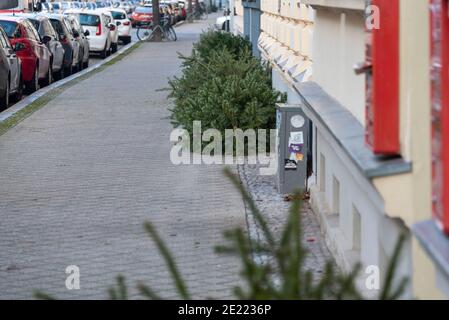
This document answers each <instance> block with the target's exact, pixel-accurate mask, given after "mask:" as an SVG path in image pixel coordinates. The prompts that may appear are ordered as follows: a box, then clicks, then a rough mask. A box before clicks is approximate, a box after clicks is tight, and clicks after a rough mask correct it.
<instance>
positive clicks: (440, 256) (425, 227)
mask: <svg viewBox="0 0 449 320" xmlns="http://www.w3.org/2000/svg"><path fill="white" fill-rule="evenodd" d="M412 232H413V234H414V235H415V237H416V238H417V239H418V241H419V243H420V244H421V247H423V248H424V250H425V251H426V253H427V255H428V256H429V258H430V259H431V260H432V261H433V262H434V263H435V265H436V266H437V267H438V270H440V271H441V272H442V273H443V275H444V276H445V278H446V279H445V280H446V281H447V282H449V237H447V236H446V235H444V233H443V232H442V231H441V230H440V229H439V228H438V226H437V224H436V222H435V220H433V219H430V220H425V221H421V222H418V223H416V224H415V225H413V227H412Z"/></svg>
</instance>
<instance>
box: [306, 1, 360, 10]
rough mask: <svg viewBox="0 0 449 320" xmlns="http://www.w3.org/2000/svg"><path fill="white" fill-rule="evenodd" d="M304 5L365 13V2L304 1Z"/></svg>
mask: <svg viewBox="0 0 449 320" xmlns="http://www.w3.org/2000/svg"><path fill="white" fill-rule="evenodd" d="M302 3H303V4H306V5H311V6H312V7H313V8H315V9H318V8H331V9H343V10H357V11H365V5H366V4H365V0H303V1H302Z"/></svg>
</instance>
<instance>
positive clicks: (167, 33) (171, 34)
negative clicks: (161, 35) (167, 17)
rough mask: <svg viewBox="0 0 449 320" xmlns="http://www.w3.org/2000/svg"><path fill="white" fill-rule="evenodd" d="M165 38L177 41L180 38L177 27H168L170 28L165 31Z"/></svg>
mask: <svg viewBox="0 0 449 320" xmlns="http://www.w3.org/2000/svg"><path fill="white" fill-rule="evenodd" d="M165 38H167V40H170V41H176V40H178V37H177V36H176V32H175V29H173V27H172V26H170V27H168V29H167V30H166V31H165Z"/></svg>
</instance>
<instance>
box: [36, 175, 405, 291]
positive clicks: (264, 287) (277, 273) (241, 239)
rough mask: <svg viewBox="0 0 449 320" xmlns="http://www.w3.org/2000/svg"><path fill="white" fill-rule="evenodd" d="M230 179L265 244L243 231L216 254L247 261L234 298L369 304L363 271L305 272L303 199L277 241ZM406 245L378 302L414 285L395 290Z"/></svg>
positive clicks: (233, 233) (119, 286) (174, 272)
mask: <svg viewBox="0 0 449 320" xmlns="http://www.w3.org/2000/svg"><path fill="white" fill-rule="evenodd" d="M225 173H226V175H227V176H228V177H229V178H230V179H231V181H232V183H233V184H234V185H235V187H236V188H238V189H239V191H240V193H241V195H242V197H243V199H244V201H245V202H246V203H247V205H248V208H249V209H250V212H251V214H253V215H254V220H255V221H256V224H257V225H258V227H259V229H260V230H261V231H262V234H263V237H262V238H263V240H260V241H255V240H253V239H250V238H249V237H248V235H247V233H246V232H245V230H244V229H242V228H236V229H233V230H228V231H227V232H225V238H226V239H227V244H226V245H223V246H219V247H217V248H216V251H217V252H219V253H221V254H233V255H237V256H238V257H239V258H240V260H241V263H242V272H241V276H242V279H243V282H244V285H243V286H239V287H236V288H234V295H235V297H236V298H237V299H242V300H277V299H282V300H330V299H335V300H343V299H363V298H364V297H363V296H362V294H361V293H360V291H359V289H358V288H357V286H356V279H357V277H358V275H359V274H360V268H361V266H360V265H357V266H355V268H354V269H353V270H352V271H351V272H349V273H347V274H343V273H341V272H340V271H339V270H337V269H336V267H335V265H334V263H333V262H332V261H329V262H327V264H326V266H325V270H324V273H323V274H322V275H321V276H320V278H319V279H314V276H313V273H312V270H307V269H306V268H305V265H304V261H305V259H306V257H307V254H308V253H307V251H306V249H305V248H304V246H303V245H302V243H301V239H302V237H301V235H302V229H301V214H300V212H301V211H300V207H301V201H300V200H299V199H300V197H299V195H296V196H295V197H293V199H295V200H294V201H293V204H292V207H291V210H290V213H289V216H288V220H287V222H286V223H285V225H284V227H283V231H282V234H281V236H280V237H275V235H274V234H273V233H272V232H271V230H270V227H269V225H268V223H267V221H266V220H265V218H264V217H263V215H262V214H261V213H260V211H259V210H258V208H257V206H256V204H255V202H254V201H253V200H252V198H251V196H250V195H249V193H248V192H247V191H246V190H245V188H244V187H243V186H242V184H241V183H240V180H239V179H238V178H237V177H236V176H235V175H233V174H232V173H231V171H230V170H229V169H226V171H225ZM144 227H145V230H146V231H147V233H148V234H149V236H150V237H151V239H152V240H153V241H154V243H155V244H156V246H157V248H158V250H159V252H160V254H161V256H162V257H163V258H164V260H165V263H166V264H167V267H168V270H169V272H170V275H171V277H172V280H173V283H174V285H175V288H176V290H177V292H178V294H179V297H180V298H182V299H191V295H190V293H189V290H188V287H187V284H186V282H185V281H184V280H183V278H182V276H181V273H180V272H179V269H178V267H177V265H176V263H175V259H174V257H173V256H172V254H171V253H170V251H169V250H168V248H167V246H166V245H165V243H164V241H163V240H162V238H161V237H160V236H159V234H158V232H157V231H156V229H155V228H154V226H153V225H152V224H151V223H149V222H146V223H145V225H144ZM277 238H279V240H277ZM404 241H405V236H403V235H402V236H400V237H399V240H398V242H397V244H396V246H395V249H394V253H393V256H392V259H391V261H390V262H389V265H388V268H387V274H386V277H385V281H384V283H383V285H382V288H381V290H380V293H379V297H378V298H379V299H381V300H396V299H399V298H400V297H401V295H402V294H403V293H404V289H405V286H406V285H407V283H408V280H407V279H406V278H403V279H400V281H399V285H397V286H395V285H394V283H395V281H394V280H395V278H396V274H395V273H396V269H397V265H398V261H399V257H400V253H401V248H402V247H403V244H404ZM256 254H264V255H265V256H267V257H269V258H268V259H267V262H266V263H263V264H260V263H258V262H256V260H255V259H254V255H256ZM116 282H117V283H116V285H115V286H114V287H111V288H110V289H109V291H108V292H109V297H110V298H111V299H114V300H116V299H120V300H126V299H128V290H127V286H126V284H125V279H124V277H123V276H122V275H119V276H118V277H117V280H116ZM137 288H138V290H139V292H140V294H141V296H142V297H143V298H147V299H153V300H159V299H162V298H161V296H159V295H158V294H157V293H156V292H155V291H153V289H151V287H149V286H147V285H145V284H143V283H138V285H137ZM35 297H36V298H38V299H54V298H53V297H52V296H50V295H47V294H45V293H42V292H36V293H35Z"/></svg>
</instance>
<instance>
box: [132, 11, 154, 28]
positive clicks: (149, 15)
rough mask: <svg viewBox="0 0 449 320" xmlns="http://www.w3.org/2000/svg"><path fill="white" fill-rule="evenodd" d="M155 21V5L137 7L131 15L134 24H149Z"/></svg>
mask: <svg viewBox="0 0 449 320" xmlns="http://www.w3.org/2000/svg"><path fill="white" fill-rule="evenodd" d="M151 21H153V7H150V6H144V7H137V8H136V10H134V13H133V14H132V15H131V22H132V26H133V27H135V26H140V25H148V24H150V22H151Z"/></svg>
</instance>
